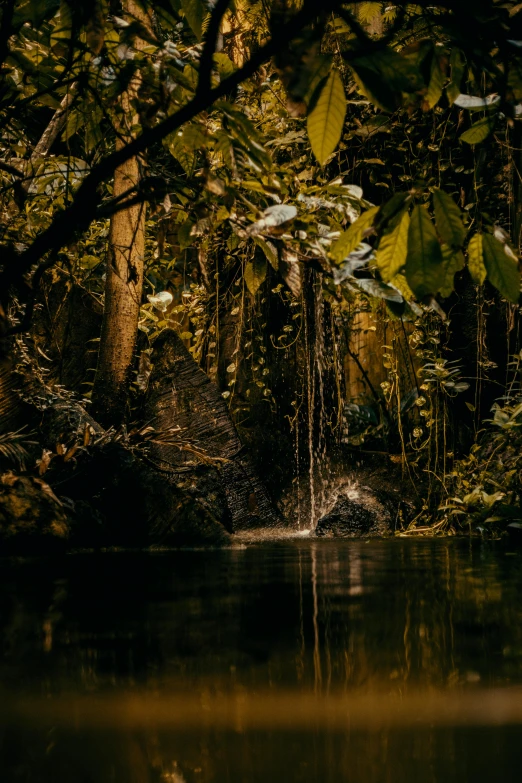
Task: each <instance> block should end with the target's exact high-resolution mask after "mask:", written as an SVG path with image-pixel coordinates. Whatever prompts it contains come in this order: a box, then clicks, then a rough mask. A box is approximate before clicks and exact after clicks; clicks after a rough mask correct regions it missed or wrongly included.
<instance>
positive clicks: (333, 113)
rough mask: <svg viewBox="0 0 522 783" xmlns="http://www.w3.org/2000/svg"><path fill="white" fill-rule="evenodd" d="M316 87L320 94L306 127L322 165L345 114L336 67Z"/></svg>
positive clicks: (335, 141) (313, 148) (337, 141)
mask: <svg viewBox="0 0 522 783" xmlns="http://www.w3.org/2000/svg"><path fill="white" fill-rule="evenodd" d="M318 89H319V90H320V94H319V97H318V98H317V100H316V101H315V103H314V106H313V109H312V110H311V111H310V113H309V114H308V119H307V128H308V138H309V139H310V144H311V145H312V150H313V153H314V155H315V157H316V158H317V160H318V161H319V163H320V164H321V166H322V165H323V164H324V163H325V162H326V161H327V159H328V158H329V157H330V155H331V154H332V152H333V151H334V150H335V148H336V147H337V145H338V143H339V141H340V139H341V134H342V131H343V126H344V118H345V116H346V95H345V93H344V87H343V82H342V79H341V77H340V75H339V72H338V71H337V70H336V69H332V70H331V71H330V75H329V76H328V78H327V79H326V81H325V82H324V83H323V84H322V86H320V87H318Z"/></svg>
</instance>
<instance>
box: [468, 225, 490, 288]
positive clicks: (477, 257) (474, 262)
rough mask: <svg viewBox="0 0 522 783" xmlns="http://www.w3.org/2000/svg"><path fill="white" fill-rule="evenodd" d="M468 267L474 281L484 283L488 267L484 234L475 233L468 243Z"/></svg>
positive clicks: (478, 283)
mask: <svg viewBox="0 0 522 783" xmlns="http://www.w3.org/2000/svg"><path fill="white" fill-rule="evenodd" d="M468 269H469V273H470V275H471V278H472V280H473V282H474V283H475V284H476V285H482V283H483V282H484V280H485V279H486V267H485V266H484V255H483V249H482V234H473V236H472V237H471V239H470V241H469V245H468Z"/></svg>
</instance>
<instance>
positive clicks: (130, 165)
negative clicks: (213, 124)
mask: <svg viewBox="0 0 522 783" xmlns="http://www.w3.org/2000/svg"><path fill="white" fill-rule="evenodd" d="M125 10H126V14H125V15H126V16H127V17H131V19H138V20H139V21H140V22H142V23H143V24H146V25H150V19H149V17H148V16H147V15H146V14H145V13H144V12H143V11H142V10H141V9H140V7H139V6H138V5H137V3H135V2H134V0H127V3H126V9H125ZM135 46H136V48H139V46H140V42H139V40H137V41H136V43H135ZM139 82H140V77H139V74H136V76H135V77H134V79H133V80H132V81H131V84H130V86H129V89H128V91H127V92H126V93H125V94H124V95H123V96H122V98H121V107H122V109H123V120H122V121H121V126H122V127H120V128H119V129H118V130H119V137H118V139H117V141H116V149H117V150H120V149H122V148H124V147H125V146H126V144H128V142H129V141H130V140H131V139H132V135H133V131H132V126H133V125H135V124H136V122H137V117H135V116H134V115H133V112H132V107H131V102H132V97H133V94H135V93H136V92H137V90H138V88H139ZM141 168H142V161H141V160H140V159H139V158H138V157H134V158H130V159H129V160H127V161H125V163H122V164H121V165H120V166H118V168H117V169H116V170H115V172H114V190H113V193H114V196H115V197H117V196H120V195H121V194H122V193H125V191H128V190H129V188H132V187H136V186H138V185H139V181H140V177H141ZM145 214H146V207H145V204H136V205H134V206H132V207H128V208H127V209H123V210H121V211H120V212H117V213H116V214H115V215H113V216H112V218H111V225H110V233H109V263H108V264H107V273H106V282H105V308H104V314H103V323H102V331H101V340H100V352H99V356H98V367H97V371H96V377H95V381H94V387H93V410H94V414H95V417H96V418H98V419H99V420H100V421H101V422H102V423H103V424H113V425H115V426H119V425H121V424H122V423H123V421H124V419H125V414H126V408H127V398H128V388H129V384H130V376H131V372H132V362H133V357H134V349H135V345H136V338H137V334H138V319H139V311H140V305H141V296H142V291H143V267H144V257H145Z"/></svg>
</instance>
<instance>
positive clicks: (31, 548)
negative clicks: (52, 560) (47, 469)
mask: <svg viewBox="0 0 522 783" xmlns="http://www.w3.org/2000/svg"><path fill="white" fill-rule="evenodd" d="M69 537H70V526H69V522H68V520H67V516H66V514H65V510H64V508H63V505H62V503H61V502H60V500H59V499H58V498H57V497H56V495H55V494H54V492H53V491H52V489H51V487H50V486H49V485H48V484H46V482H45V481H42V480H41V479H38V478H34V477H32V476H19V475H16V474H14V473H13V472H11V471H9V472H7V473H4V474H3V475H2V476H0V553H12V552H15V553H18V552H38V553H39V554H41V553H42V552H46V551H55V550H61V549H62V550H63V549H64V548H65V547H66V545H67V544H68V541H69Z"/></svg>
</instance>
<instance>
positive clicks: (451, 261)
mask: <svg viewBox="0 0 522 783" xmlns="http://www.w3.org/2000/svg"><path fill="white" fill-rule="evenodd" d="M465 263H466V262H465V260H464V255H463V253H462V251H461V250H455V248H453V247H450V246H449V245H443V246H442V275H441V280H440V284H439V289H438V291H435V292H434V293H440V294H441V296H443V297H447V296H451V294H452V293H453V291H454V290H455V285H454V278H455V274H456V273H457V272H460V270H461V269H462V268H463V267H464V264H465Z"/></svg>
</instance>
